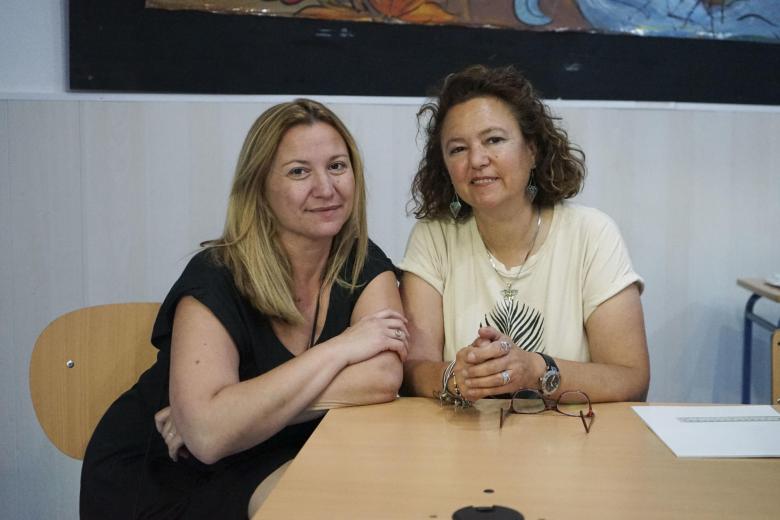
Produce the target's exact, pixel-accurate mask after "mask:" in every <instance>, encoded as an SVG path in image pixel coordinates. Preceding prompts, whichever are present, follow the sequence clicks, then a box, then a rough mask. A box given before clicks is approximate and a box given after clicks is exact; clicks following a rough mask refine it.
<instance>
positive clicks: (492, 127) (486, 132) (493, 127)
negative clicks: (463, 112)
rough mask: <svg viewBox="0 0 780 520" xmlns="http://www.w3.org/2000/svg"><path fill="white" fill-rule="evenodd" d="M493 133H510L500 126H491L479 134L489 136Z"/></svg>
mask: <svg viewBox="0 0 780 520" xmlns="http://www.w3.org/2000/svg"><path fill="white" fill-rule="evenodd" d="M491 132H501V133H504V134H506V133H508V132H507V131H506V130H505V129H503V128H501V127H500V126H491V127H490V128H485V129H484V130H482V131H481V132H480V133H479V135H485V134H489V133H491Z"/></svg>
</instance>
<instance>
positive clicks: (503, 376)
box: [501, 370, 511, 385]
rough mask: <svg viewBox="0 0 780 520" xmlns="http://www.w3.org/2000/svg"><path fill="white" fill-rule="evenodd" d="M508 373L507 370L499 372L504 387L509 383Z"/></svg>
mask: <svg viewBox="0 0 780 520" xmlns="http://www.w3.org/2000/svg"><path fill="white" fill-rule="evenodd" d="M510 379H511V378H510V377H509V372H508V371H507V370H504V371H503V372H501V380H502V381H503V382H504V384H505V385H508V384H509V381H510Z"/></svg>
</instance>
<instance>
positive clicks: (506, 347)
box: [498, 339, 512, 352]
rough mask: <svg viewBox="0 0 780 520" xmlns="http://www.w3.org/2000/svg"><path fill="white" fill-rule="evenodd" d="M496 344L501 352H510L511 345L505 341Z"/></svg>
mask: <svg viewBox="0 0 780 520" xmlns="http://www.w3.org/2000/svg"><path fill="white" fill-rule="evenodd" d="M498 344H499V346H500V347H501V351H502V352H509V351H510V350H512V344H511V343H509V342H508V341H507V340H505V339H502V340H501V341H500V342H499V343H498Z"/></svg>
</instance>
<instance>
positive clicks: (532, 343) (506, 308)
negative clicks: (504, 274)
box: [480, 299, 545, 352]
mask: <svg viewBox="0 0 780 520" xmlns="http://www.w3.org/2000/svg"><path fill="white" fill-rule="evenodd" d="M483 326H488V327H493V328H494V329H496V330H498V331H499V332H501V333H502V334H506V335H507V336H509V337H510V338H512V341H513V342H514V344H515V345H517V346H518V347H520V348H522V349H523V350H527V351H528V352H543V351H544V350H545V349H544V345H543V341H542V340H543V339H544V317H543V316H542V313H541V312H539V311H538V310H536V309H534V308H533V307H531V306H529V305H526V304H525V303H518V302H516V301H515V300H507V299H502V300H499V301H498V302H497V303H496V305H495V307H493V310H492V311H490V313H489V314H486V315H485V322H484V325H483V324H482V323H480V327H483Z"/></svg>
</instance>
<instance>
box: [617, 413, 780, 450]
mask: <svg viewBox="0 0 780 520" xmlns="http://www.w3.org/2000/svg"><path fill="white" fill-rule="evenodd" d="M632 408H633V409H634V411H635V412H636V413H637V415H639V417H641V418H642V420H644V421H645V423H647V425H648V426H649V427H650V429H651V430H653V432H654V433H655V434H656V435H658V437H659V438H660V439H661V440H662V441H664V443H665V444H666V445H667V446H668V447H669V449H671V450H672V451H673V452H674V454H675V455H677V456H678V457H780V413H778V412H776V411H775V410H774V409H773V408H772V407H771V406H764V405H745V406H633V407H632Z"/></svg>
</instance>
